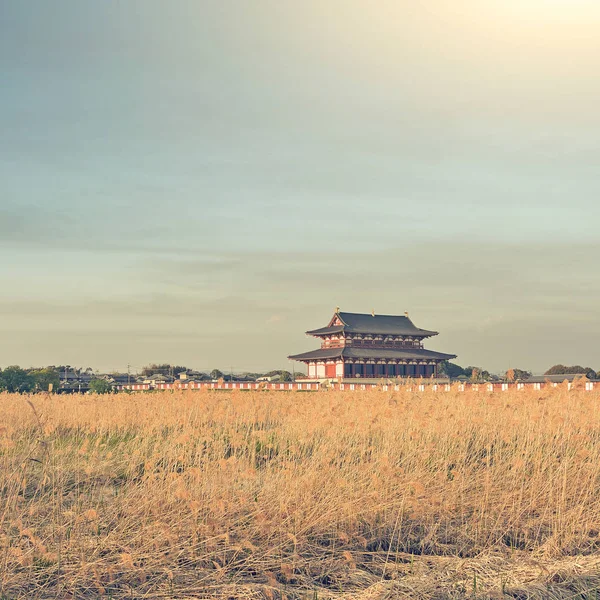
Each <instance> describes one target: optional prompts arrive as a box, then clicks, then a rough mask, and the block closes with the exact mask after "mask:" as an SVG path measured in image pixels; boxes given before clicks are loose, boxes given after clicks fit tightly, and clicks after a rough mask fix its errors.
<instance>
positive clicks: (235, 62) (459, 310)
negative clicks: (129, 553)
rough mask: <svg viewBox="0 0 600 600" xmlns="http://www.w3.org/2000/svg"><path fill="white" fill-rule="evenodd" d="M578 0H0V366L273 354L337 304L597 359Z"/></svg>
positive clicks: (254, 360) (589, 116)
mask: <svg viewBox="0 0 600 600" xmlns="http://www.w3.org/2000/svg"><path fill="white" fill-rule="evenodd" d="M598 31H600V3H599V2H598V1H597V0H456V1H455V2H448V1H447V0H439V1H437V2H435V1H431V2H429V1H427V0H424V1H423V2H415V1H414V0H410V1H408V0H407V1H403V0H380V1H379V2H372V1H369V0H364V1H352V0H343V1H342V0H336V1H326V0H302V1H298V2H292V1H289V2H287V1H285V0H257V1H255V2H251V1H243V0H236V1H232V0H215V1H203V0H195V1H173V2H164V1H162V0H160V1H159V0H128V1H126V2H123V1H116V0H103V1H101V2H99V1H96V0H94V1H92V0H72V1H69V2H67V1H63V0H53V1H52V2H49V1H48V0H38V1H29V0H19V1H18V2H15V1H14V0H0V73H1V87H0V182H1V189H0V258H1V262H0V340H1V344H0V367H1V366H6V365H8V364H14V363H18V364H21V365H23V366H32V365H42V364H60V363H63V364H64V363H67V364H71V365H80V366H84V367H85V366H93V367H94V368H100V369H120V370H125V369H126V368H127V364H128V363H130V364H131V365H133V368H134V369H135V368H136V367H137V368H139V367H141V366H143V365H144V364H146V363H148V362H155V361H161V362H162V361H165V362H174V363H178V364H186V365H189V366H191V367H196V368H199V369H211V368H214V367H220V368H222V369H223V368H226V369H229V368H233V369H234V370H242V369H257V370H258V369H267V368H291V365H290V363H289V362H288V361H287V359H286V356H287V355H288V354H291V353H298V352H302V351H304V350H309V349H312V348H313V347H316V345H318V344H316V343H315V341H314V340H311V339H309V338H306V337H305V336H304V334H303V332H304V331H305V330H307V329H312V328H315V327H319V326H322V325H325V324H326V322H327V321H328V319H329V318H330V316H331V314H332V312H333V310H334V307H335V306H337V305H339V306H340V307H341V308H342V310H347V311H356V312H370V311H371V309H375V311H376V312H379V313H396V314H401V313H403V312H404V311H405V310H407V311H409V313H410V315H411V317H412V319H413V321H414V322H415V324H416V325H417V326H419V327H423V328H427V329H435V330H437V331H440V332H441V335H440V336H439V337H437V338H434V339H433V340H430V342H429V347H430V348H432V349H435V350H440V351H446V352H453V353H455V354H458V355H459V357H458V359H457V362H458V363H459V364H462V365H463V366H464V365H466V364H477V365H481V366H484V367H486V368H489V369H491V370H496V371H500V370H505V369H506V368H508V367H511V366H512V367H520V368H528V369H533V370H534V371H541V370H544V369H545V368H547V367H549V366H550V365H552V364H554V363H557V362H563V363H567V364H571V363H585V365H588V366H591V367H592V368H597V369H598V368H600V352H599V351H598V339H599V337H600V319H599V308H598V298H599V296H600V278H599V277H598V269H599V266H600V241H599V235H600V208H599V206H598V201H599V198H600V110H599V107H600V77H599V76H598V73H599V72H600V35H598Z"/></svg>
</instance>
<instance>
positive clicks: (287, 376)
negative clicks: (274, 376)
mask: <svg viewBox="0 0 600 600" xmlns="http://www.w3.org/2000/svg"><path fill="white" fill-rule="evenodd" d="M279 380H280V381H292V374H291V373H290V372H289V371H279Z"/></svg>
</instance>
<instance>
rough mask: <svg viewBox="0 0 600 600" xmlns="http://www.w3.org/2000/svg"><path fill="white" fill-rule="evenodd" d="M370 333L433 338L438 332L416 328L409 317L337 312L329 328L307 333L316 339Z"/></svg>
mask: <svg viewBox="0 0 600 600" xmlns="http://www.w3.org/2000/svg"><path fill="white" fill-rule="evenodd" d="M342 332H343V333H363V334H366V333H370V334H374V335H412V336H415V337H431V336H433V335H437V334H438V332H437V331H428V330H427V329H419V328H418V327H415V325H414V324H413V322H412V321H411V320H410V319H409V318H408V316H396V315H373V314H370V315H369V314H366V315H365V314H361V313H349V312H337V313H335V314H334V315H333V318H332V319H331V321H330V322H329V325H328V326H327V327H321V328H320V329H313V330H312V331H307V332H306V333H307V334H308V335H314V336H316V337H319V336H322V335H329V334H333V333H342Z"/></svg>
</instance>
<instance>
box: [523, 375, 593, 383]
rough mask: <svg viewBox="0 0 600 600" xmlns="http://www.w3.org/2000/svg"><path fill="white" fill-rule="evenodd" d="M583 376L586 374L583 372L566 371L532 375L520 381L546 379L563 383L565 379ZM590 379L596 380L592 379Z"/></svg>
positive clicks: (534, 381)
mask: <svg viewBox="0 0 600 600" xmlns="http://www.w3.org/2000/svg"><path fill="white" fill-rule="evenodd" d="M583 377H585V375H583V374H581V373H564V374H560V375H533V376H532V377H528V378H527V379H522V380H520V381H521V382H524V383H545V382H546V381H549V382H550V383H562V382H563V381H576V380H577V379H582V378H583ZM590 381H594V380H593V379H590Z"/></svg>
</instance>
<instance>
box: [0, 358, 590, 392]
mask: <svg viewBox="0 0 600 600" xmlns="http://www.w3.org/2000/svg"><path fill="white" fill-rule="evenodd" d="M583 377H585V378H587V379H588V380H590V381H595V380H596V379H597V372H596V371H595V370H593V369H591V368H588V367H582V366H580V365H573V366H566V365H561V364H558V365H554V366H553V367H551V368H550V369H548V370H547V371H546V372H545V373H543V374H542V375H533V374H532V373H531V372H530V371H526V370H523V369H509V370H508V371H506V372H505V373H502V374H495V373H490V372H489V371H487V370H485V369H482V368H480V367H473V366H468V367H465V368H463V367H461V366H459V365H457V364H455V363H452V362H449V361H445V362H442V363H440V368H439V373H438V376H437V377H429V378H423V377H418V378H410V379H412V380H415V379H419V380H421V381H426V382H430V383H436V382H437V383H440V382H444V383H448V382H465V383H485V382H491V383H503V382H506V383H512V382H527V383H534V382H547V381H550V382H555V383H556V382H563V381H573V380H576V379H579V378H583ZM330 379H331V381H336V379H335V378H330ZM402 379H404V380H407V379H409V378H398V377H379V378H377V377H368V378H366V377H360V376H357V377H355V378H354V379H352V380H351V381H355V382H360V383H367V382H368V383H377V382H381V381H395V382H398V381H401V380H402ZM327 380H328V379H327V378H322V379H315V378H310V379H309V378H308V376H307V375H306V374H304V373H299V372H290V371H286V370H272V371H267V372H264V373H258V372H242V373H231V372H229V373H227V372H225V371H222V370H220V369H213V370H212V371H210V372H204V371H197V370H194V369H191V368H188V367H186V366H182V365H171V364H150V365H147V366H145V367H143V368H142V370H141V371H140V372H139V373H131V372H130V373H100V372H98V371H95V370H94V369H92V368H91V367H87V368H79V367H73V366H71V365H58V366H48V367H42V368H29V369H23V368H21V367H19V366H14V365H13V366H9V367H6V368H5V369H0V392H2V391H7V392H12V393H15V392H16V393H35V392H48V391H50V392H56V393H81V392H93V393H100V394H104V393H111V392H115V391H118V390H123V389H127V388H131V389H146V390H152V389H165V388H166V387H171V386H170V385H168V384H176V383H182V384H185V387H188V386H189V387H194V386H193V384H199V383H207V382H215V383H217V382H240V383H244V382H257V383H260V382H266V383H279V382H281V383H284V382H286V383H287V382H308V381H327ZM345 381H349V380H348V379H345Z"/></svg>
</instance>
